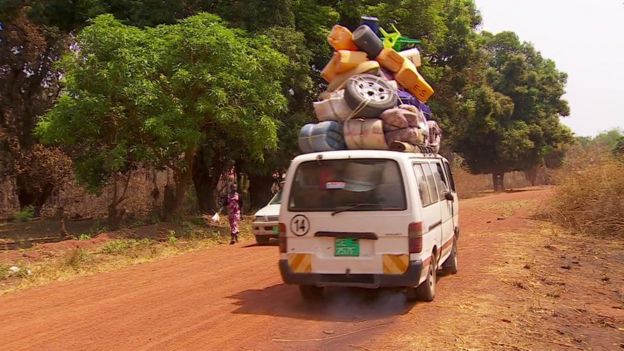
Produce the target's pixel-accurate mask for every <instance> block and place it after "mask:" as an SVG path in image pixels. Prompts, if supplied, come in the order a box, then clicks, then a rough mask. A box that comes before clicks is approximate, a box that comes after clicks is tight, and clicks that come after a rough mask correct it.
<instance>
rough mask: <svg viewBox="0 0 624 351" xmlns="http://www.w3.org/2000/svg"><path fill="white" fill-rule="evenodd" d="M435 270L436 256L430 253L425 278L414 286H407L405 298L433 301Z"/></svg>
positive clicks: (435, 279)
mask: <svg viewBox="0 0 624 351" xmlns="http://www.w3.org/2000/svg"><path fill="white" fill-rule="evenodd" d="M436 271H437V269H436V257H435V256H434V255H433V254H432V255H431V262H430V263H429V269H428V270H427V279H425V281H424V282H422V283H421V284H420V285H419V286H418V287H416V288H413V287H410V288H408V289H407V292H406V294H407V299H408V300H410V301H414V300H419V301H433V298H434V297H435V288H436V281H437V276H436Z"/></svg>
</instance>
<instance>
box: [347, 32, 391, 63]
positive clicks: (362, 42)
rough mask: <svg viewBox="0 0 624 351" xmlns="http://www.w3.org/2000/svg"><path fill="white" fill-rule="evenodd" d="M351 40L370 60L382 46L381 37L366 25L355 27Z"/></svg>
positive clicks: (377, 54)
mask: <svg viewBox="0 0 624 351" xmlns="http://www.w3.org/2000/svg"><path fill="white" fill-rule="evenodd" d="M353 42H354V43H355V45H357V47H358V48H360V50H362V51H364V52H365V53H366V55H368V58H369V59H371V60H374V59H376V58H377V56H379V54H380V53H381V50H383V48H384V46H383V42H382V41H381V39H379V37H378V36H377V35H376V34H375V32H373V30H372V29H370V27H369V26H367V25H361V26H359V27H357V29H356V30H355V32H353Z"/></svg>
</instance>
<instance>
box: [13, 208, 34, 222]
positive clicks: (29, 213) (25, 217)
mask: <svg viewBox="0 0 624 351" xmlns="http://www.w3.org/2000/svg"><path fill="white" fill-rule="evenodd" d="M34 217H35V208H34V207H33V206H26V207H24V208H23V209H21V210H19V211H17V212H15V213H14V214H13V219H14V220H16V221H18V222H30V221H31V220H32V219H33V218H34Z"/></svg>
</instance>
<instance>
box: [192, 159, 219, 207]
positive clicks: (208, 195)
mask: <svg viewBox="0 0 624 351" xmlns="http://www.w3.org/2000/svg"><path fill="white" fill-rule="evenodd" d="M196 168H201V169H199V170H194V171H193V185H194V186H195V193H196V194H197V205H198V207H199V211H200V212H201V213H209V212H214V211H215V210H216V209H217V206H218V205H217V203H216V201H215V199H216V194H215V190H216V188H217V183H218V182H219V177H218V176H213V175H211V174H210V173H211V172H209V170H207V169H206V167H205V165H204V166H199V165H198V167H196Z"/></svg>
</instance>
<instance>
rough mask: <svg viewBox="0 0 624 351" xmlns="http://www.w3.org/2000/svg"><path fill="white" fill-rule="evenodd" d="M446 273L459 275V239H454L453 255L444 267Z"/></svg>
mask: <svg viewBox="0 0 624 351" xmlns="http://www.w3.org/2000/svg"><path fill="white" fill-rule="evenodd" d="M442 268H444V272H445V273H450V274H457V237H453V247H452V248H451V254H450V255H449V257H448V258H447V259H446V261H444V264H443V265H442Z"/></svg>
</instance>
